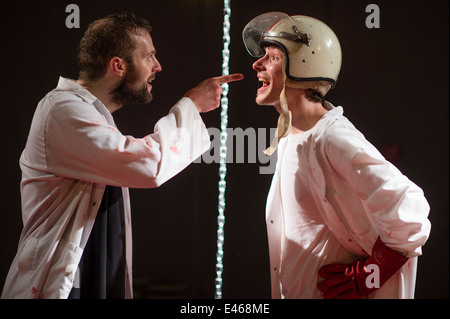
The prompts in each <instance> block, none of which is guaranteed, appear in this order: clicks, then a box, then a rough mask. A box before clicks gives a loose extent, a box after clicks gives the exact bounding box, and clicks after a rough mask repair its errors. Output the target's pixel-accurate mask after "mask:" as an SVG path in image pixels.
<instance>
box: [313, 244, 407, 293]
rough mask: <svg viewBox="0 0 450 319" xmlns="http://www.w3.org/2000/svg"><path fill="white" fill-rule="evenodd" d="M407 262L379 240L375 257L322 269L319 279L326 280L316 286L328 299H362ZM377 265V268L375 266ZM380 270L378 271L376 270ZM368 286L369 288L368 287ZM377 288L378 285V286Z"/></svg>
mask: <svg viewBox="0 0 450 319" xmlns="http://www.w3.org/2000/svg"><path fill="white" fill-rule="evenodd" d="M407 260H408V258H407V257H404V256H402V255H401V254H399V253H398V252H396V251H394V250H392V249H390V248H389V247H387V246H386V245H385V244H384V243H383V242H382V241H381V238H380V237H378V239H377V241H376V242H375V245H374V246H373V249H372V256H370V257H367V258H365V259H360V260H355V261H354V262H352V263H351V264H330V265H325V266H322V267H321V268H320V269H319V276H320V277H322V278H325V279H324V280H322V281H320V282H319V283H318V284H317V287H318V288H319V290H320V291H322V292H323V297H324V298H325V299H361V298H365V297H367V296H368V295H370V294H371V293H372V292H374V291H375V290H377V289H378V288H380V287H381V286H382V285H383V284H384V283H385V282H386V281H387V280H388V279H389V278H391V277H392V275H393V274H395V273H396V272H397V271H398V270H399V269H400V268H401V267H402V266H403V265H404V264H405V262H406V261H407ZM374 265H375V266H374ZM376 267H378V268H376ZM371 274H373V275H372V276H378V275H379V278H376V279H379V286H378V287H372V286H373V285H372V284H373V283H376V281H373V282H372V281H371V279H372V278H369V285H368V284H367V283H366V280H367V277H368V276H370V275H371ZM368 286H369V287H368ZM375 286H376V285H375Z"/></svg>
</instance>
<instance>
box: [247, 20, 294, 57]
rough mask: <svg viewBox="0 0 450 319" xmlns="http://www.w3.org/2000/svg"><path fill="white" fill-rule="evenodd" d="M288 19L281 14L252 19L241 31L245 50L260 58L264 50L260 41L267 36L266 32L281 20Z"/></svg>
mask: <svg viewBox="0 0 450 319" xmlns="http://www.w3.org/2000/svg"><path fill="white" fill-rule="evenodd" d="M286 18H289V16H288V15H287V14H286V13H283V12H267V13H263V14H261V15H259V16H257V17H255V18H253V19H252V20H251V21H250V22H249V23H247V25H246V26H245V28H244V30H243V31H242V39H243V40H244V45H245V48H246V49H247V51H248V53H250V55H251V56H253V57H261V56H263V55H264V50H263V48H262V47H261V41H262V40H263V38H264V37H265V36H267V31H269V29H270V28H271V27H273V26H274V25H275V24H277V23H278V22H280V21H281V20H283V19H286Z"/></svg>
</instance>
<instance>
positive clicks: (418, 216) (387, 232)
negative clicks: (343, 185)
mask: <svg viewBox="0 0 450 319" xmlns="http://www.w3.org/2000/svg"><path fill="white" fill-rule="evenodd" d="M329 133H330V134H327V136H328V138H327V144H326V145H327V146H326V153H327V157H328V158H331V159H335V160H333V161H332V166H333V167H334V169H336V170H337V171H338V173H339V174H340V175H341V176H342V177H343V178H344V179H345V181H346V182H347V184H348V185H350V188H351V193H352V196H353V194H356V196H357V198H358V199H359V200H360V202H361V203H362V207H364V209H365V214H366V218H367V220H369V222H370V223H371V224H372V225H374V227H375V228H376V230H377V231H378V234H379V235H380V236H381V239H382V240H383V242H384V243H385V244H386V245H388V246H389V247H390V248H392V249H394V250H397V251H399V252H400V253H402V254H403V255H406V256H407V257H414V256H418V255H421V247H422V246H423V245H424V244H425V242H426V240H427V239H428V236H429V233H430V228H431V224H430V222H429V220H428V218H427V217H428V213H429V209H430V207H429V205H428V202H427V200H426V198H425V196H424V193H423V191H422V189H420V188H419V187H418V186H417V185H416V184H414V183H413V182H412V181H410V180H409V179H408V178H407V177H406V176H405V175H403V174H402V173H401V172H400V171H399V170H398V169H397V168H396V167H395V166H394V165H393V164H391V163H390V162H388V161H387V160H385V159H384V157H383V156H382V155H381V154H380V152H378V150H377V149H376V148H375V147H374V146H373V145H372V144H370V143H369V142H368V141H367V140H366V139H365V138H364V136H363V135H362V134H361V133H360V132H359V131H357V130H356V129H355V128H354V127H353V126H352V125H351V123H348V124H347V125H343V126H341V125H340V124H336V125H335V126H334V127H333V128H331V130H330V132H329ZM346 214H348V216H346V218H347V219H348V220H351V222H349V224H355V223H358V221H357V220H356V218H355V216H351V215H350V214H351V209H349V210H346ZM352 219H353V220H352Z"/></svg>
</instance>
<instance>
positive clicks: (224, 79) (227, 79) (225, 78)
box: [215, 73, 244, 84]
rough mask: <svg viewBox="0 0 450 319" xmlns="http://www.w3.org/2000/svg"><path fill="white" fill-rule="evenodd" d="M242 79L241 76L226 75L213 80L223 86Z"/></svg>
mask: <svg viewBox="0 0 450 319" xmlns="http://www.w3.org/2000/svg"><path fill="white" fill-rule="evenodd" d="M243 78H244V75H243V74H241V73H235V74H227V75H222V76H218V77H216V78H215V79H216V81H217V82H218V83H219V84H224V83H228V82H234V81H240V80H242V79H243Z"/></svg>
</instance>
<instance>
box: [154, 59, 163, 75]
mask: <svg viewBox="0 0 450 319" xmlns="http://www.w3.org/2000/svg"><path fill="white" fill-rule="evenodd" d="M154 59H155V60H154V63H153V72H155V73H158V72H161V71H162V67H161V64H160V63H159V61H158V59H157V58H156V57H154Z"/></svg>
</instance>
